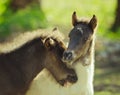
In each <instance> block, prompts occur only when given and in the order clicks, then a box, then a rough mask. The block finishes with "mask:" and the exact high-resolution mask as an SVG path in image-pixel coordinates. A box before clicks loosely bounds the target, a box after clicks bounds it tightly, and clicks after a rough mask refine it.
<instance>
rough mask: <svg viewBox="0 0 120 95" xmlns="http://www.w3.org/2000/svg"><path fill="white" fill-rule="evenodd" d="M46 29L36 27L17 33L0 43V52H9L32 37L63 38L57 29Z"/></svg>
mask: <svg viewBox="0 0 120 95" xmlns="http://www.w3.org/2000/svg"><path fill="white" fill-rule="evenodd" d="M55 31H56V32H53V31H48V30H45V29H44V30H42V29H38V30H35V31H32V32H31V31H28V32H25V33H22V34H20V35H18V36H17V37H15V38H13V39H12V40H10V41H7V42H4V43H0V53H8V52H11V51H13V50H15V49H17V48H20V47H21V46H22V45H24V44H25V43H27V42H30V41H31V40H33V39H34V38H39V37H41V38H43V39H44V38H47V37H54V39H57V40H58V41H59V40H61V39H64V37H63V35H62V33H60V32H59V30H55Z"/></svg>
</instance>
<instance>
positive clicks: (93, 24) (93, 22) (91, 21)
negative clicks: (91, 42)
mask: <svg viewBox="0 0 120 95" xmlns="http://www.w3.org/2000/svg"><path fill="white" fill-rule="evenodd" d="M89 25H90V27H91V28H92V29H93V30H94V29H95V27H96V26H97V18H96V16H95V15H93V17H92V19H91V20H90V22H89Z"/></svg>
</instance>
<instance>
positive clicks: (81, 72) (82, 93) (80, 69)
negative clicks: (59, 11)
mask: <svg viewBox="0 0 120 95" xmlns="http://www.w3.org/2000/svg"><path fill="white" fill-rule="evenodd" d="M72 20H73V25H74V28H73V29H72V31H71V32H70V43H69V46H68V49H67V50H66V51H65V52H64V54H63V60H64V61H65V62H67V65H69V66H70V67H73V68H74V70H75V71H76V73H77V76H78V81H77V82H76V83H75V84H73V85H71V86H69V85H68V86H67V87H61V86H59V85H57V84H56V83H55V81H53V78H52V77H49V78H48V77H47V76H48V74H49V73H48V72H43V73H42V74H40V75H39V76H38V78H37V79H36V80H35V81H34V82H33V85H31V88H30V91H29V92H28V93H27V95H33V93H35V95H93V83H92V82H93V72H94V63H93V62H94V29H95V27H96V24H97V20H96V17H95V16H93V18H92V19H91V20H90V21H87V22H84V21H78V20H77V18H76V13H73V19H72ZM71 45H72V46H71ZM72 52H74V53H72ZM71 62H73V63H71ZM71 65H73V66H71ZM38 84H41V85H38Z"/></svg>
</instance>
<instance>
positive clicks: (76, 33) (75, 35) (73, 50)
mask: <svg viewBox="0 0 120 95" xmlns="http://www.w3.org/2000/svg"><path fill="white" fill-rule="evenodd" d="M72 24H73V26H74V27H73V29H72V30H71V32H70V33H69V38H70V41H69V45H68V48H67V50H66V51H65V52H64V54H63V60H64V61H65V62H67V63H68V64H70V63H71V64H72V63H74V62H76V61H79V59H80V58H83V57H84V56H86V55H90V54H91V53H92V52H91V51H92V49H93V47H94V45H93V44H94V38H95V37H94V34H95V33H94V29H95V28H96V25H97V19H96V16H95V15H93V17H92V19H91V20H90V21H82V20H81V21H79V20H78V19H77V16H76V12H74V13H73V15H72Z"/></svg>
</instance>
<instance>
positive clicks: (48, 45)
mask: <svg viewBox="0 0 120 95" xmlns="http://www.w3.org/2000/svg"><path fill="white" fill-rule="evenodd" d="M44 44H45V47H46V48H47V49H51V48H52V47H53V46H54V45H55V41H54V40H53V39H52V38H47V39H46V40H45V43H44Z"/></svg>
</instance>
